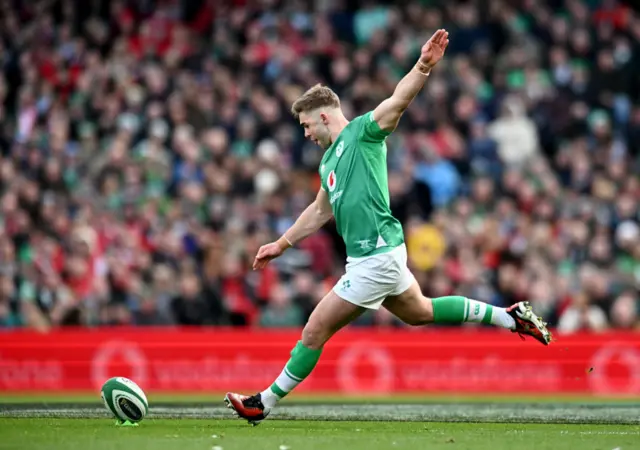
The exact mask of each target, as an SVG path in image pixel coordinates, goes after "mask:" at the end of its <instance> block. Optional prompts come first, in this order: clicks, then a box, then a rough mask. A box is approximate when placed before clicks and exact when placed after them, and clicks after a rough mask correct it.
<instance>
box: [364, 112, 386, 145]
mask: <svg viewBox="0 0 640 450" xmlns="http://www.w3.org/2000/svg"><path fill="white" fill-rule="evenodd" d="M361 122H362V130H361V132H360V137H361V138H362V139H363V140H365V141H368V142H382V141H384V140H385V139H386V138H387V136H389V135H390V134H391V131H385V130H383V129H381V128H380V125H378V122H376V121H375V120H374V118H373V111H369V112H368V113H366V114H365V115H363V116H362V118H361Z"/></svg>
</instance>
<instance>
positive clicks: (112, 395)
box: [100, 377, 149, 423]
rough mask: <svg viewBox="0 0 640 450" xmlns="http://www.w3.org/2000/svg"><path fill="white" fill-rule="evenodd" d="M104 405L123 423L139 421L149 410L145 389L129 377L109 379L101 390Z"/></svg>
mask: <svg viewBox="0 0 640 450" xmlns="http://www.w3.org/2000/svg"><path fill="white" fill-rule="evenodd" d="M100 396H101V397H102V401H103V402H104V406H105V407H106V408H107V410H109V412H111V414H113V416H114V417H115V418H116V419H118V420H119V421H120V422H121V423H126V422H128V423H138V422H140V421H141V420H142V419H144V418H145V416H146V415H147V412H148V411H149V402H148V401H147V396H146V395H145V393H144V391H143V390H142V389H140V386H138V385H137V384H136V383H134V382H133V381H131V380H130V379H128V378H124V377H114V378H110V379H108V380H107V381H106V382H105V383H104V384H103V385H102V389H101V390H100Z"/></svg>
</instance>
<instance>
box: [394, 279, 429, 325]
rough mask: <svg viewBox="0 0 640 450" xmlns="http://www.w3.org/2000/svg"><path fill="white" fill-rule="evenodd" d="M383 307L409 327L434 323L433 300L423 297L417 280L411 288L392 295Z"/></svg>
mask: <svg viewBox="0 0 640 450" xmlns="http://www.w3.org/2000/svg"><path fill="white" fill-rule="evenodd" d="M382 306H384V307H385V308H386V309H387V310H388V311H389V312H390V313H392V314H393V315H394V316H396V317H398V318H399V319H400V320H402V321H403V322H404V323H406V324H409V325H424V324H427V323H431V322H433V304H432V303H431V299H430V298H428V297H425V296H423V295H422V291H421V290H420V286H419V285H418V282H417V281H416V280H415V278H413V282H412V283H411V285H410V286H409V288H407V289H406V290H404V291H403V292H401V293H399V294H397V295H390V296H389V297H387V298H386V300H385V301H384V302H383V303H382Z"/></svg>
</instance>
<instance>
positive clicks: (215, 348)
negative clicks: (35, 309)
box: [0, 328, 640, 396]
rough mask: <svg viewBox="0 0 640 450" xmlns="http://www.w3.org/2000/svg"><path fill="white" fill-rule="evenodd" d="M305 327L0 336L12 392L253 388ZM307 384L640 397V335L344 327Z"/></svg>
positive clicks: (1, 386) (1, 375) (1, 388)
mask: <svg viewBox="0 0 640 450" xmlns="http://www.w3.org/2000/svg"><path fill="white" fill-rule="evenodd" d="M299 336H300V331H299V330H287V331H265V330H227V329H211V328H209V329H140V328H113V329H95V330H88V329H82V330H76V329H73V330H62V331H56V332H52V333H48V334H40V333H37V332H32V331H18V332H8V333H4V334H1V335H0V393H1V392H21V391H23V392H28V391H39V392H42V391H52V392H54V391H65V390H66V391H83V390H97V389H99V387H100V386H101V384H102V383H103V382H104V380H106V379H107V378H109V377H111V376H125V377H130V378H132V379H133V380H135V381H136V382H138V383H139V384H140V385H141V387H143V388H144V389H145V390H147V391H149V392H158V393H160V392H202V391H207V392H218V391H225V390H239V391H243V392H244V391H247V392H253V391H256V390H259V389H263V388H264V387H265V386H267V385H269V384H270V383H271V382H272V381H273V379H274V378H275V377H276V376H277V375H278V374H279V372H280V370H281V369H282V366H283V364H284V363H285V362H286V361H287V359H288V358H289V352H290V351H291V348H292V347H293V346H294V345H295V342H296V340H298V339H299ZM298 392H307V393H312V392H318V393H321V392H328V393H353V394H382V393H417V392H423V393H425V394H426V393H459V394H475V393H484V394H493V393H495V394H500V393H522V394H527V393H529V394H531V393H535V394H587V395H607V396H611V395H622V396H629V395H633V396H637V395H638V394H640V334H638V333H623V332H614V333H606V334H573V335H567V336H559V338H558V340H557V341H556V342H555V343H553V344H552V345H551V346H549V347H545V346H543V345H541V344H539V343H538V342H536V341H534V340H532V339H527V340H526V341H524V342H523V341H521V340H520V339H519V338H518V336H517V335H514V334H511V333H509V332H506V331H501V330H476V329H464V328H463V329H445V330H425V329H415V330H389V331H381V330H357V329H356V330H353V329H348V330H343V331H342V332H340V333H338V334H337V335H336V336H334V338H333V339H332V340H331V342H330V343H329V344H327V346H326V347H325V350H324V352H323V355H322V358H321V360H320V362H319V363H318V366H317V367H316V370H315V371H314V372H313V374H312V375H311V376H310V377H309V378H308V379H307V380H306V381H305V382H304V383H302V384H301V385H300V386H299V389H298Z"/></svg>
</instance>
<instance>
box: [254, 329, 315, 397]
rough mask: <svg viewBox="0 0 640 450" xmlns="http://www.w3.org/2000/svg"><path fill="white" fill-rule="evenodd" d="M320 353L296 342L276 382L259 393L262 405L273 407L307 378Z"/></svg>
mask: <svg viewBox="0 0 640 450" xmlns="http://www.w3.org/2000/svg"><path fill="white" fill-rule="evenodd" d="M321 353H322V349H319V350H313V349H310V348H308V347H305V346H304V345H303V344H302V341H298V343H297V344H296V346H295V347H294V348H293V350H291V359H289V361H288V362H287V364H286V366H284V369H283V370H282V372H281V373H280V375H279V376H278V378H277V379H276V381H275V382H274V383H273V384H272V385H271V387H270V388H269V389H267V390H265V391H263V392H262V393H261V394H262V402H263V403H264V405H265V406H268V407H273V405H275V403H276V402H277V401H278V400H280V399H281V398H283V397H285V396H286V395H287V394H288V393H289V392H291V391H292V390H293V389H294V388H295V387H296V386H297V385H298V384H300V383H301V382H302V381H303V380H304V379H305V378H307V377H308V376H309V374H310V373H311V371H312V370H313V368H314V367H315V366H316V363H317V362H318V360H319V359H320V354H321Z"/></svg>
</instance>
